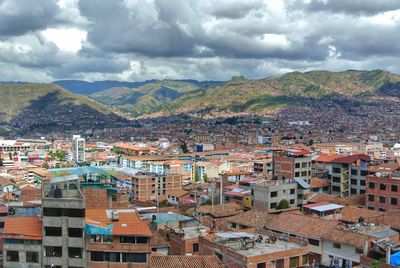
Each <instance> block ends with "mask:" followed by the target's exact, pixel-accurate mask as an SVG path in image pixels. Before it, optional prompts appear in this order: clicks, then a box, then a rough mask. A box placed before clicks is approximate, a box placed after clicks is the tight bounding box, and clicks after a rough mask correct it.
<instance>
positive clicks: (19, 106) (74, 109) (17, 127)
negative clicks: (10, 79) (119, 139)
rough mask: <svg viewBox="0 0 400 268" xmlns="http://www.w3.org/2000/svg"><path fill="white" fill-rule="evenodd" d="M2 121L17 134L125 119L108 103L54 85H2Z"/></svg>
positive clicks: (110, 123)
mask: <svg viewBox="0 0 400 268" xmlns="http://www.w3.org/2000/svg"><path fill="white" fill-rule="evenodd" d="M0 122H1V124H2V125H5V126H8V127H10V128H11V129H13V130H14V131H15V132H16V133H18V134H24V133H26V132H28V131H38V132H49V131H53V130H63V131H65V130H76V129H90V128H102V127H105V126H115V125H118V124H120V123H123V122H126V120H125V119H124V118H122V117H120V116H118V115H116V114H115V113H113V112H112V111H111V110H110V109H109V108H108V107H107V106H105V105H103V104H100V103H98V102H96V101H94V100H92V99H89V98H87V97H84V96H80V95H76V94H73V93H71V92H69V91H67V90H65V89H63V88H61V87H59V86H57V85H55V84H33V83H20V84H15V83H14V84H7V83H2V84H0Z"/></svg>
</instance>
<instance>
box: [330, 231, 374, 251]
mask: <svg viewBox="0 0 400 268" xmlns="http://www.w3.org/2000/svg"><path fill="white" fill-rule="evenodd" d="M323 238H324V239H326V240H330V241H333V242H337V243H341V244H347V245H351V246H354V247H356V248H359V249H362V248H363V246H364V241H366V240H368V236H367V235H364V234H360V233H357V232H353V231H351V230H344V229H343V228H340V227H338V228H334V229H332V230H330V231H329V232H327V233H325V234H324V235H323Z"/></svg>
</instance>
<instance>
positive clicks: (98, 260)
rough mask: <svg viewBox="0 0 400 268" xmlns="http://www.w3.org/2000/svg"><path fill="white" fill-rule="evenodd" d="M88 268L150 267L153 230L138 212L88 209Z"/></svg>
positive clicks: (133, 210)
mask: <svg viewBox="0 0 400 268" xmlns="http://www.w3.org/2000/svg"><path fill="white" fill-rule="evenodd" d="M85 230H86V250H87V262H88V267H95V268H100V267H111V268H113V267H119V268H128V267H138V268H140V267H149V262H150V252H151V250H150V237H151V235H152V234H151V231H150V229H149V226H148V225H147V224H146V223H145V222H143V221H142V220H141V219H140V217H139V215H138V213H137V212H136V210H135V209H114V210H107V209H87V210H86V228H85Z"/></svg>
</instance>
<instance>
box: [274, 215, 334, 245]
mask: <svg viewBox="0 0 400 268" xmlns="http://www.w3.org/2000/svg"><path fill="white" fill-rule="evenodd" d="M338 224H339V222H337V221H329V220H324V219H321V218H317V217H310V216H305V215H302V214H298V213H290V212H288V213H281V214H279V215H276V216H275V217H273V218H272V219H271V220H270V221H269V222H267V224H266V227H267V228H268V229H272V230H277V231H282V232H285V233H291V234H295V235H299V236H303V237H308V238H310V237H312V238H316V239H320V238H321V237H322V236H323V235H324V234H326V233H327V232H329V231H331V230H332V229H333V228H335V227H336V226H337V225H338Z"/></svg>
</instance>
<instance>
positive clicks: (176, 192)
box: [165, 189, 189, 197]
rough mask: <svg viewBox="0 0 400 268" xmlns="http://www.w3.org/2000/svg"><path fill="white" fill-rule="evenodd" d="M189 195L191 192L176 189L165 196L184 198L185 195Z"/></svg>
mask: <svg viewBox="0 0 400 268" xmlns="http://www.w3.org/2000/svg"><path fill="white" fill-rule="evenodd" d="M188 193H189V192H188V191H185V190H180V189H175V190H169V191H167V192H166V193H165V194H166V195H171V196H175V197H182V196H184V195H187V194H188Z"/></svg>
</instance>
